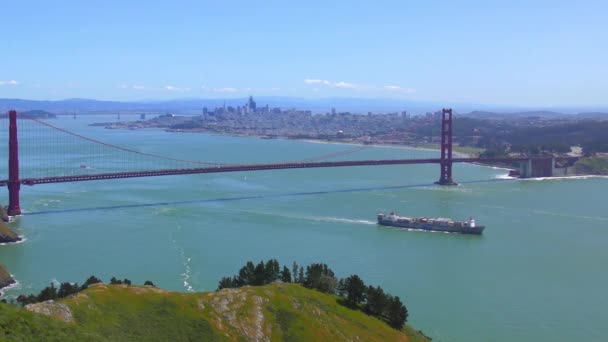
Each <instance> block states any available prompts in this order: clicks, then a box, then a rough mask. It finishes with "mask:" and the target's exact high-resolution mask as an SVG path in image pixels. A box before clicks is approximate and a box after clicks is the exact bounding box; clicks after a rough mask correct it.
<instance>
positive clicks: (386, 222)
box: [378, 218, 485, 235]
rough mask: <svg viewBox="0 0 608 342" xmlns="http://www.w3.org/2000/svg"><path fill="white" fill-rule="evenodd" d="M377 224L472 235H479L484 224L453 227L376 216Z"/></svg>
mask: <svg viewBox="0 0 608 342" xmlns="http://www.w3.org/2000/svg"><path fill="white" fill-rule="evenodd" d="M378 224H379V225H382V226H391V227H397V228H403V229H419V230H426V231H431V232H446V233H459V234H473V235H481V233H482V232H483V230H484V229H485V226H475V227H455V226H438V225H431V224H425V223H405V222H395V221H391V220H383V219H380V218H378Z"/></svg>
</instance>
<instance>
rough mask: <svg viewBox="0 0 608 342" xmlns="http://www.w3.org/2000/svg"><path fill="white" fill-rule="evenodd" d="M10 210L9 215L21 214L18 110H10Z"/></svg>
mask: <svg viewBox="0 0 608 342" xmlns="http://www.w3.org/2000/svg"><path fill="white" fill-rule="evenodd" d="M8 118H9V128H8V184H7V186H8V210H7V214H8V215H9V216H16V215H21V207H20V206H19V190H20V189H21V183H20V181H19V143H18V139H17V112H16V111H14V110H11V111H9V112H8Z"/></svg>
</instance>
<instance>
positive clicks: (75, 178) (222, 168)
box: [0, 157, 571, 186]
mask: <svg viewBox="0 0 608 342" xmlns="http://www.w3.org/2000/svg"><path fill="white" fill-rule="evenodd" d="M528 159H529V158H527V157H519V158H454V159H452V162H453V163H496V162H503V163H510V162H517V161H525V160H528ZM556 159H559V160H567V159H571V158H567V157H562V158H556ZM439 163H441V159H439V158H429V159H384V160H348V161H333V162H300V163H277V164H240V165H239V164H235V165H219V166H212V167H202V168H188V169H167V170H144V171H129V172H114V173H98V174H84V175H71V176H56V177H43V178H24V179H20V180H19V182H20V183H21V184H26V185H36V184H49V183H63V182H81V181H91V180H102V179H119V178H135V177H154V176H170V175H186V174H199V173H221V172H239V171H262V170H284V169H305V168H322V167H342V166H372V165H408V164H439ZM7 184H8V180H0V186H5V185H7Z"/></svg>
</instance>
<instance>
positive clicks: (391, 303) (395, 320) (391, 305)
mask: <svg viewBox="0 0 608 342" xmlns="http://www.w3.org/2000/svg"><path fill="white" fill-rule="evenodd" d="M408 315H409V314H408V312H407V308H406V307H405V305H403V303H401V300H400V299H399V297H397V296H395V297H392V296H389V298H388V303H387V307H386V316H387V317H386V319H387V323H388V325H390V326H391V327H393V328H395V329H397V330H401V328H403V325H404V324H405V322H407V316H408Z"/></svg>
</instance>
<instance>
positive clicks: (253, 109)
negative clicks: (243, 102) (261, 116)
mask: <svg viewBox="0 0 608 342" xmlns="http://www.w3.org/2000/svg"><path fill="white" fill-rule="evenodd" d="M247 107H248V108H249V111H251V112H253V113H255V112H256V104H255V101H253V96H249V102H247Z"/></svg>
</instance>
